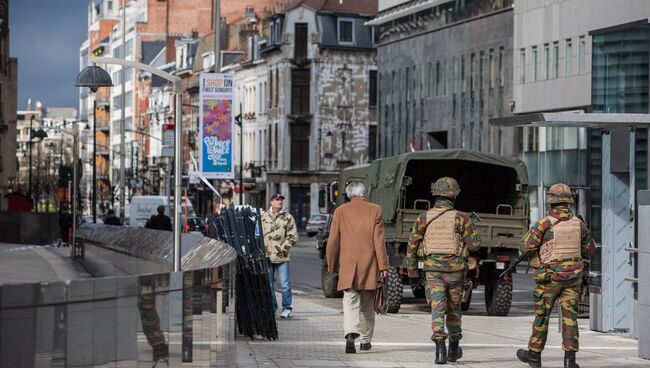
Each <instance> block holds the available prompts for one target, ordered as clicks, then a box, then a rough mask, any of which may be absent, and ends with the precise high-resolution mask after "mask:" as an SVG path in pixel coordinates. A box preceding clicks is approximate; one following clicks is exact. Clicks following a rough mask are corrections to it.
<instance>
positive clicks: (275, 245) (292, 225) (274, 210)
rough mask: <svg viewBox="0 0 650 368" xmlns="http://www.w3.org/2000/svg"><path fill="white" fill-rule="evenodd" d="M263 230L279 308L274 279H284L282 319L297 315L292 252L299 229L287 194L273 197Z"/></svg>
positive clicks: (266, 213)
mask: <svg viewBox="0 0 650 368" xmlns="http://www.w3.org/2000/svg"><path fill="white" fill-rule="evenodd" d="M262 229H263V230H264V246H265V247H266V256H267V257H269V259H270V261H271V264H270V265H269V279H270V280H269V281H270V282H271V293H272V298H273V309H274V310H277V309H278V303H277V301H276V300H275V289H274V287H273V282H274V280H275V275H276V274H277V275H278V278H279V279H280V289H281V290H282V314H280V318H291V317H293V306H292V305H291V301H292V294H291V269H290V266H289V251H290V250H291V247H293V246H294V244H296V242H297V241H298V229H297V228H296V221H295V220H294V219H293V216H291V214H290V213H289V212H287V211H286V210H285V209H284V196H283V195H282V194H279V193H278V194H274V195H273V196H272V197H271V208H269V210H268V211H266V212H264V214H262Z"/></svg>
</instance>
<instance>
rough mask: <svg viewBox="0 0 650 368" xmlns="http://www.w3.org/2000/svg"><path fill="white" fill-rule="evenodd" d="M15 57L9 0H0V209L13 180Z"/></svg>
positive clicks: (13, 183) (4, 203) (16, 63)
mask: <svg viewBox="0 0 650 368" xmlns="http://www.w3.org/2000/svg"><path fill="white" fill-rule="evenodd" d="M17 77H18V60H17V59H15V58H11V57H9V1H8V0H1V1H0V211H5V210H7V205H8V204H7V195H8V194H9V193H11V191H12V188H13V187H14V185H15V181H16V170H17V167H16V164H17V163H16V111H17V109H18V108H17V91H18V85H17Z"/></svg>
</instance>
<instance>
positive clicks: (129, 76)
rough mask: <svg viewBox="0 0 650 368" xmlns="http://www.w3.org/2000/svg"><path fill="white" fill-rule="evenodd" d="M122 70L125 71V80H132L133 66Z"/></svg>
mask: <svg viewBox="0 0 650 368" xmlns="http://www.w3.org/2000/svg"><path fill="white" fill-rule="evenodd" d="M124 72H125V73H126V77H125V80H126V81H127V82H130V81H131V80H133V68H126V70H125V71H124Z"/></svg>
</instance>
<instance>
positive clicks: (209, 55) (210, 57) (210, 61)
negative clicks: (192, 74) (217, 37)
mask: <svg viewBox="0 0 650 368" xmlns="http://www.w3.org/2000/svg"><path fill="white" fill-rule="evenodd" d="M213 65H214V53H213V52H206V53H204V54H203V69H204V70H206V69H208V68H210V67H212V66H213Z"/></svg>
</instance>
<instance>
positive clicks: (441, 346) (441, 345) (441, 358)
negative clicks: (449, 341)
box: [436, 340, 447, 364]
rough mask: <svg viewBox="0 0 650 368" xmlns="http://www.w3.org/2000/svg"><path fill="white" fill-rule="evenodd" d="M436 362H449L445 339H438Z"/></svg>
mask: <svg viewBox="0 0 650 368" xmlns="http://www.w3.org/2000/svg"><path fill="white" fill-rule="evenodd" d="M436 364H447V345H445V340H436Z"/></svg>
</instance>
